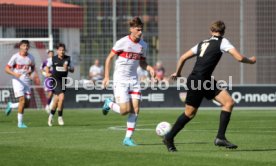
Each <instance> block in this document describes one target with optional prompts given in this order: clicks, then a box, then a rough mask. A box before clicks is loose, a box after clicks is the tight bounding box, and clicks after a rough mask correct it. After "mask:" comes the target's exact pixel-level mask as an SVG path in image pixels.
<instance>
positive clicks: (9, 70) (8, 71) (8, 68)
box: [5, 66, 21, 78]
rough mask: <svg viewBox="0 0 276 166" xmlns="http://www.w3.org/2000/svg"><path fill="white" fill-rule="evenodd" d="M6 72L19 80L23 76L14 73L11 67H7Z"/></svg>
mask: <svg viewBox="0 0 276 166" xmlns="http://www.w3.org/2000/svg"><path fill="white" fill-rule="evenodd" d="M5 72H6V73H8V74H9V75H12V76H15V77H16V78H19V77H20V76H21V74H19V73H15V72H13V71H12V70H11V68H10V67H9V66H6V67H5Z"/></svg>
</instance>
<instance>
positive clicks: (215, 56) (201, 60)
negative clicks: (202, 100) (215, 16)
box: [191, 36, 223, 79]
mask: <svg viewBox="0 0 276 166" xmlns="http://www.w3.org/2000/svg"><path fill="white" fill-rule="evenodd" d="M222 39H223V37H220V36H213V37H212V38H210V39H208V40H204V41H202V42H200V43H199V44H198V47H197V54H196V56H197V60H196V63H195V66H194V69H193V71H192V73H191V75H196V76H198V77H199V78H203V79H209V78H210V77H211V75H212V73H213V71H214V70H215V67H216V66H217V64H218V62H219V60H220V58H221V56H222V51H221V49H220V45H221V42H222Z"/></svg>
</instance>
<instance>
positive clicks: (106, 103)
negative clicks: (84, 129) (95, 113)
mask: <svg viewBox="0 0 276 166" xmlns="http://www.w3.org/2000/svg"><path fill="white" fill-rule="evenodd" d="M110 102H112V100H111V99H110V98H107V99H105V100H104V105H103V109H102V111H103V114H104V115H107V114H108V112H109V110H110V107H109V103H110Z"/></svg>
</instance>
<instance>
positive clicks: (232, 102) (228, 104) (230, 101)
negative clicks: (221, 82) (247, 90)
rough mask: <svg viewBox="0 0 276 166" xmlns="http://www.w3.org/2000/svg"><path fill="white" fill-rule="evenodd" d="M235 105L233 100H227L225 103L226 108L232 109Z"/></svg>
mask: <svg viewBox="0 0 276 166" xmlns="http://www.w3.org/2000/svg"><path fill="white" fill-rule="evenodd" d="M234 105H235V101H234V100H233V99H229V100H228V101H226V102H225V105H224V106H225V107H227V108H233V107H234Z"/></svg>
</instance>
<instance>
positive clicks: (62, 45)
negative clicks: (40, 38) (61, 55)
mask: <svg viewBox="0 0 276 166" xmlns="http://www.w3.org/2000/svg"><path fill="white" fill-rule="evenodd" d="M59 47H63V48H64V50H66V47H65V44H63V43H58V44H57V45H56V49H58V48H59Z"/></svg>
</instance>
